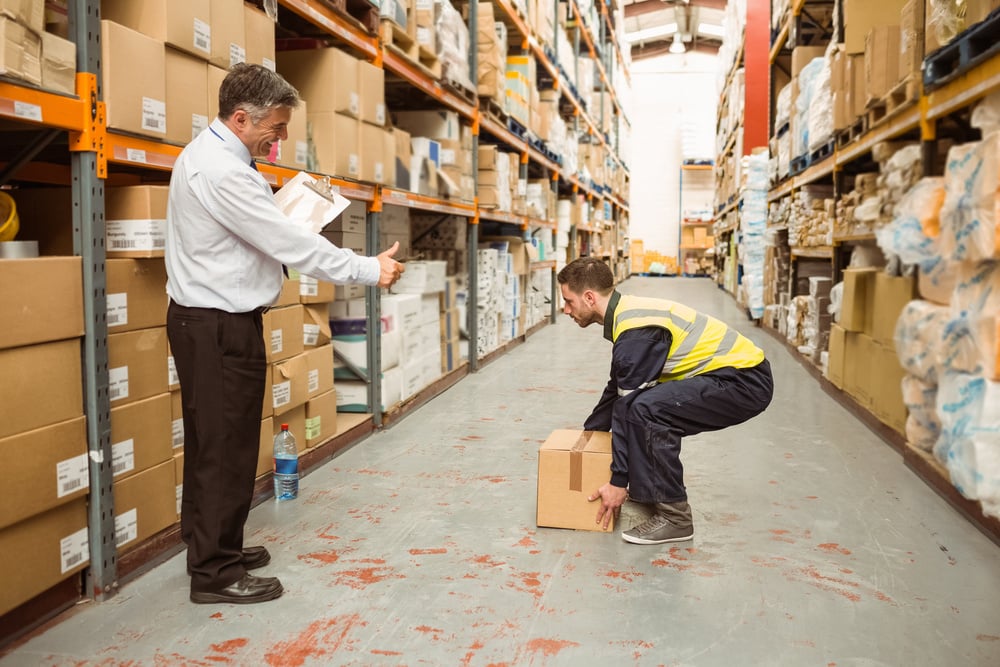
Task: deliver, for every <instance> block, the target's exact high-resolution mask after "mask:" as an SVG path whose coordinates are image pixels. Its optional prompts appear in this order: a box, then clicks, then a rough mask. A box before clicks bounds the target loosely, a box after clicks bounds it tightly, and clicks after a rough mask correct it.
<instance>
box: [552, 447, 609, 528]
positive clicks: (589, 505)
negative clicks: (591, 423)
mask: <svg viewBox="0 0 1000 667" xmlns="http://www.w3.org/2000/svg"><path fill="white" fill-rule="evenodd" d="M610 476H611V434H610V433H606V432H599V431H577V430H557V431H553V432H552V435H550V436H549V438H548V440H546V441H545V443H544V444H543V445H542V447H541V449H539V450H538V509H537V517H536V523H537V524H538V525H539V526H546V527H549V528H576V529H578V530H596V531H601V530H602V528H601V526H600V525H599V524H597V523H596V517H597V510H598V509H599V508H600V506H599V502H600V501H598V500H595V501H594V502H589V501H588V500H587V499H588V498H589V497H590V496H591V495H592V494H593V493H594V492H595V491H597V489H599V488H601V486H603V485H604V484H606V483H607V482H608V479H609V478H610ZM612 530H614V521H612V522H611V523H610V524H608V528H607V529H606V530H604V531H603V532H610V531H612Z"/></svg>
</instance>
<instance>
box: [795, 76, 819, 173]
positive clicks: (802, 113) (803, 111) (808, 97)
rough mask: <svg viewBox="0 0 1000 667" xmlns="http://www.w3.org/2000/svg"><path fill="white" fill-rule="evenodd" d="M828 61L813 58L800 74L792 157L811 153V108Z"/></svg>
mask: <svg viewBox="0 0 1000 667" xmlns="http://www.w3.org/2000/svg"><path fill="white" fill-rule="evenodd" d="M825 63H826V60H825V59H824V58H813V59H812V60H811V61H809V64H808V65H806V66H805V67H803V68H802V71H801V72H799V95H798V97H797V98H796V100H795V108H794V109H793V110H792V115H793V116H794V118H793V120H792V130H793V132H794V134H793V135H792V157H800V156H802V155H805V154H806V153H808V152H809V107H810V105H811V104H812V102H813V92H814V91H815V83H816V79H817V77H818V76H819V74H820V71H821V70H822V69H823V66H824V64H825Z"/></svg>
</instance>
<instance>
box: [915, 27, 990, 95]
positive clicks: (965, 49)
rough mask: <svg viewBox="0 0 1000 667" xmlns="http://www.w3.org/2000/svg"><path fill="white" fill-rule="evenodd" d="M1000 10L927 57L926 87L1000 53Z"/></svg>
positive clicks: (939, 84) (943, 80)
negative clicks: (998, 34)
mask: <svg viewBox="0 0 1000 667" xmlns="http://www.w3.org/2000/svg"><path fill="white" fill-rule="evenodd" d="M997 31H1000V9H997V10H994V11H993V13H991V14H990V15H989V16H987V17H986V19H985V20H983V21H982V22H980V23H977V24H976V25H974V26H972V27H970V28H968V29H967V30H966V31H965V32H963V33H961V34H960V35H958V36H957V37H955V39H954V40H953V41H952V42H951V43H949V44H946V45H944V46H942V47H941V48H940V49H938V50H937V51H935V52H934V53H931V54H929V55H927V57H926V58H925V59H924V74H923V79H924V90H928V91H929V90H933V89H935V88H938V87H940V86H943V85H944V84H946V83H948V82H949V81H951V80H952V79H954V78H955V77H957V76H959V75H960V74H962V73H964V72H967V71H968V70H970V69H972V68H973V67H975V66H976V65H978V64H979V63H981V62H982V61H984V60H986V59H988V58H989V57H990V56H992V55H994V54H996V53H997V52H1000V41H998V40H997V37H996V36H997Z"/></svg>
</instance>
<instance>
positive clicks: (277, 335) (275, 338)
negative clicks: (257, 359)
mask: <svg viewBox="0 0 1000 667" xmlns="http://www.w3.org/2000/svg"><path fill="white" fill-rule="evenodd" d="M284 349H285V336H284V329H272V330H271V354H277V353H279V352H281V351H282V350H284Z"/></svg>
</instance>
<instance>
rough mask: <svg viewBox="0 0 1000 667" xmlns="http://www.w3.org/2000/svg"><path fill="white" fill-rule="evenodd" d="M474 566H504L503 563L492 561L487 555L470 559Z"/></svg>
mask: <svg viewBox="0 0 1000 667" xmlns="http://www.w3.org/2000/svg"><path fill="white" fill-rule="evenodd" d="M470 560H471V561H472V562H473V563H475V564H476V565H487V566H489V567H500V566H501V565H506V563H505V562H503V561H497V560H493V558H492V556H490V555H488V554H483V555H482V556H476V557H475V558H472V559H470Z"/></svg>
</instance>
